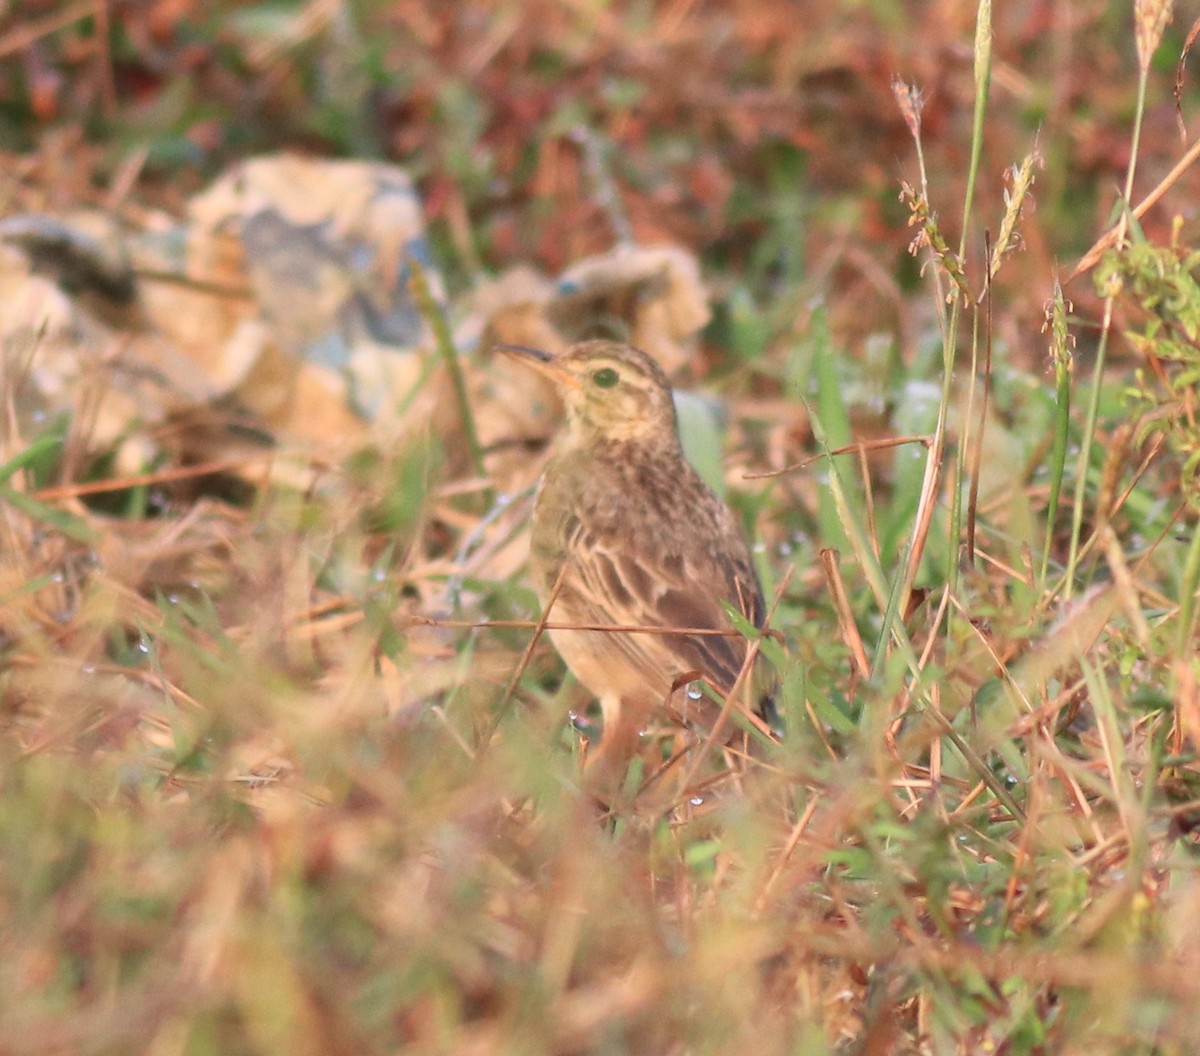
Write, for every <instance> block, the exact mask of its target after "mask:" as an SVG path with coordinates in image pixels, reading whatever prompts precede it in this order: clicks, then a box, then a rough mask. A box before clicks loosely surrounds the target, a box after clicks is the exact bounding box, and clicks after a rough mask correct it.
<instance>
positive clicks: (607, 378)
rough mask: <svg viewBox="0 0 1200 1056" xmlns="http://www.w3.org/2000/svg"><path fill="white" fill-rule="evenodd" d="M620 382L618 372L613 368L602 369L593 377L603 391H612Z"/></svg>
mask: <svg viewBox="0 0 1200 1056" xmlns="http://www.w3.org/2000/svg"><path fill="white" fill-rule="evenodd" d="M619 380H620V378H619V377H618V376H617V372H616V371H615V370H613V368H612V367H601V368H600V369H599V370H598V371H596V373H595V374H593V375H592V381H594V382H595V383H596V384H597V385H599V386H600V388H602V389H611V388H612V387H613V386H614V385H615V384H616V383H617V382H618V381H619Z"/></svg>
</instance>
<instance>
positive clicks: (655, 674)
mask: <svg viewBox="0 0 1200 1056" xmlns="http://www.w3.org/2000/svg"><path fill="white" fill-rule="evenodd" d="M552 622H554V623H572V622H576V621H573V620H571V619H570V618H569V616H567V615H566V614H565V613H561V612H557V611H556V612H555V614H554V615H553V616H552ZM579 622H582V621H579ZM650 637H651V636H649V635H634V634H630V633H629V632H620V631H617V632H609V631H566V630H554V631H551V632H550V638H551V640H552V641H553V643H554V647H555V648H556V649H557V650H558V652H559V655H560V656H561V657H562V658H563V660H564V661H566V664H567V667H569V668H570V669H571V673H572V674H574V676H575V677H576V678H577V679H579V681H580V682H582V683H583V684H584V685H585V686H586V687H587V688H588V690H590V691H591V692H592V693H593V694H594V695H595V696H596V697H597V698H599V699H600V700H602V701H603V700H616V699H619V700H637V701H640V702H643V703H645V704H647V705H659V704H666V702H667V699H668V697H669V695H670V692H671V686H672V684H673V683H674V681H675V678H676V677H677V676H678V675H680V674H682V673H683V672H682V671H676V670H674V669H673V667H672V663H671V657H670V655H669V654H668V653H666V651H665V650H664V651H662V655H658V653H659V650H655V649H652V648H651V649H647V648H645V645H646V644H648V643H640V642H638V641H637V639H639V638H650Z"/></svg>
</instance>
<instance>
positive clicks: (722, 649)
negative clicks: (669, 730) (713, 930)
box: [567, 518, 764, 692]
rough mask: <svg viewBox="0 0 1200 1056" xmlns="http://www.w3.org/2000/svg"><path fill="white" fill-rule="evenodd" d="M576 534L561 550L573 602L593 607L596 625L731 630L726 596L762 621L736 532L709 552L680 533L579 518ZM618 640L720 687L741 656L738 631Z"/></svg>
mask: <svg viewBox="0 0 1200 1056" xmlns="http://www.w3.org/2000/svg"><path fill="white" fill-rule="evenodd" d="M575 533H576V534H575V539H574V540H572V543H571V545H570V546H569V547H568V548H567V550H568V552H569V553H570V554H571V555H572V556H571V563H572V565H573V571H574V577H573V578H574V579H575V581H576V588H575V591H574V593H575V595H576V598H575V600H576V603H578V602H580V601H584V602H588V603H590V605H593V606H594V611H595V613H596V616H597V619H598V622H605V623H609V622H617V623H620V624H628V625H632V626H645V627H679V628H685V627H695V628H702V629H713V630H722V631H727V630H731V629H732V627H731V624H730V621H729V617H728V615H727V614H726V612H725V608H724V606H723V605H722V602H724V601H728V602H729V603H731V604H732V605H733V606H734V607H735V608H736V609H737V610H738V611H740V612H741V613H742V615H743V616H745V617H746V619H747V620H749V621H750V622H751V623H753V624H754V625H755V626H761V625H762V621H763V617H764V605H763V598H762V591H761V589H760V587H759V585H758V578H757V576H756V575H755V572H754V568H753V565H752V564H751V562H750V555H749V553H748V552H747V551H746V549H745V546H744V545H742V544H741V539H740V536H737V537H736V538H737V545H725V546H724V547H723V548H722V552H720V553H713V552H712V551H711V550H708V549H701V550H696V549H695V548H694V547H687V546H684V545H680V543H681V539H680V533H676V532H665V533H663V534H662V535H660V536H658V537H656V538H652V537H646V536H645V535H638V534H637V533H633V534H632V535H631V534H630V533H625V532H622V533H617V532H611V531H610V532H605V531H603V530H600V529H599V528H598V527H597V526H596V525H595V524H589V523H588V520H587V519H586V518H580V520H579V523H578V524H577V526H576V527H575ZM725 542H726V543H728V539H726V540H725ZM623 637H626V638H627V641H628V644H627V645H626V648H627V649H630V650H633V651H635V652H637V653H639V654H640V658H641V659H642V660H643V661H645V662H647V663H653V664H656V665H658V666H660V667H661V666H663V665H672V666H674V667H675V669H676V672H677V673H683V672H685V671H689V670H696V671H699V672H700V673H701V674H702V675H703V676H704V677H705V678H706V679H708V680H709V681H710V682H712V683H713V684H714V685H715V686H717V688H719V689H721V690H722V691H726V692H727V691H728V690H729V689H730V688H731V687H732V686H733V683H734V681H735V680H736V679H737V676H738V673H739V672H740V671H741V668H742V664H743V662H744V660H745V656H746V643H745V640H744V639H742V638H741V637H737V636H731V637H723V636H718V635H694V634H693V635H688V634H671V635H648V634H641V635H629V636H623ZM623 644H625V643H623Z"/></svg>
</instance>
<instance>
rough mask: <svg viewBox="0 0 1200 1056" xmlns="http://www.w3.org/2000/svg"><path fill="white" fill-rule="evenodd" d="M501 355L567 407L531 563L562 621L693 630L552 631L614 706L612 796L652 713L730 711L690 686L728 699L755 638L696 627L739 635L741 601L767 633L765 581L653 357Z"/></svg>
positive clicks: (607, 772) (605, 770)
mask: <svg viewBox="0 0 1200 1056" xmlns="http://www.w3.org/2000/svg"><path fill="white" fill-rule="evenodd" d="M500 347H501V348H502V350H503V351H505V352H508V353H510V354H513V355H516V356H518V357H520V359H521V360H522V361H523V362H525V363H527V364H528V365H529V366H531V367H533V368H534V369H536V370H538V371H540V372H541V373H542V374H544V375H545V376H546V377H548V378H550V379H551V380H552V381H553V382H554V383H555V385H556V387H557V389H558V392H559V393H560V395H561V397H562V400H563V404H564V405H565V407H566V417H567V425H566V429H565V431H564V433H563V435H562V436H560V437H559V439H558V440H557V446H556V447H555V449H554V452H553V454H552V456H551V458H550V461H549V462H548V464H547V465H546V468H545V472H544V473H543V475H542V479H541V482H540V484H539V486H538V491H537V498H536V500H535V502H534V509H533V519H532V542H531V549H530V566H531V571H532V576H533V581H534V586H535V589H536V590H537V593H538V596H539V597H540V599H541V601H542V604H543V606H546V605H548V604H551V603H552V608H551V611H550V622H551V624H574V625H584V626H593V625H594V626H605V627H642V628H649V629H652V630H659V631H662V630H664V629H669V628H678V629H680V632H681V633H671V632H669V631H668V632H667V633H645V632H636V631H623V632H612V631H592V630H564V629H552V630H551V631H550V637H551V639H552V641H553V642H554V645H555V647H556V648H557V649H558V652H559V653H560V655H561V656H562V658H563V659H564V660H565V661H566V664H567V666H568V667H569V668H570V669H571V671H572V672H573V673H574V674H575V676H576V678H578V679H579V681H580V682H582V683H583V685H584V686H586V687H587V688H588V689H589V690H590V691H591V692H592V693H593V694H594V695H595V696H596V697H597V698H598V699H599V701H600V707H601V711H602V713H603V716H604V731H603V736H602V739H601V742H600V745H599V748H598V749H596V750H595V751H589V754H588V758H587V762H586V768H587V772H588V774H589V775H591V776H593V777H594V778H595V779H596V782H597V784H601V785H605V786H608V787H609V788H611V787H612V785H613V783H614V782H619V781H620V779H621V775H622V774H623V773H624V772H625V769H626V768H627V766H628V763H629V760H630V757H631V755H632V752H633V750H634V749H635V747H636V743H637V738H638V735H639V732H640V731H641V730H642V728H643V727H644V726H645V725H646V723H647V722H648V721H649V720H650V719H651V718H657V717H661V716H663V715H666V716H667V717H670V718H672V719H674V720H676V721H682V722H684V723H685V724H688V725H693V724H698V725H699V726H700V727H701V729H704V728H705V727H706V726H710V725H711V723H712V722H713V720H714V719H715V718H716V716H717V714H718V713H719V709H718V706H717V705H715V704H714V703H713V702H712V701H711V700H710V699H709V698H708V697H707V696H706V695H704V694H702V693H701V692H699V690H698V689H696V688H685V685H684V684H686V683H687V682H688V681H689V680H694V679H698V678H703V679H704V680H705V681H707V682H708V683H709V684H710V685H712V686H713V687H714V688H715V689H716V690H718V691H719V692H720V693H721V694H722V695H727V694H728V693H729V692H730V691H731V690H732V689H733V688H734V684H735V682H736V681H737V679H738V676H739V673H740V672H741V670H742V667H743V665H744V664H745V662H746V656H747V650H748V648H749V645H748V643H747V641H746V639H745V638H743V637H741V636H739V635H736V634H732V635H729V636H720V635H704V634H694V633H693V634H687V633H682V630H683V629H685V628H686V629H690V630H693V631H695V630H700V631H703V630H713V631H726V632H728V631H732V630H733V628H732V624H731V621H730V619H729V617H728V615H727V612H726V609H725V607H724V604H723V603H726V602H728V603H729V604H730V605H732V606H733V607H734V608H735V609H736V610H737V611H738V612H740V613H741V614H742V615H743V616H744V617H745V618H746V619H747V620H749V621H750V623H752V624H753V625H754V626H755V627H761V626H762V622H763V617H764V605H763V594H762V588H761V586H760V585H759V581H758V576H757V575H756V573H755V571H754V565H753V563H752V562H751V559H750V551H749V549H748V548H747V546H746V541H745V539H744V537H743V535H742V532H741V530H740V528H739V526H738V522H737V518H736V517H735V516H734V514H733V512H732V511H731V510H730V509H729V507H728V506H726V505H725V503H724V502H722V501H721V500H720V499H719V498H718V497H717V496H716V495H715V494H714V493H713V492H712V490H711V489H710V488H709V487H708V486H707V485H706V484H705V483H704V481H703V480H702V479H701V477H700V475H699V474H698V473H697V472H696V470H695V469H694V468H693V467H692V465H691V463H690V462H689V461H688V460H687V458H686V457H685V456H684V453H683V447H682V445H681V443H680V440H679V428H678V423H677V421H676V416H675V405H674V401H673V400H672V397H671V386H670V384H669V383H668V381H667V379H666V376H665V375H664V374H663V372H662V370H661V369H660V368H659V367H658V365H657V364H656V363H655V362H654V361H653V360H652V359H650V358H649V357H648V356H646V355H645V354H644V353H642V352H639V351H638V350H637V349H634V348H630V347H629V346H628V345H624V344H619V343H616V342H612V341H586V342H583V343H581V344H578V345H574V346H572V347H571V348H570V349H568V350H567V351H566V352H564V353H563V354H562V355H560V356H557V357H554V356H551V355H549V354H548V353H544V352H539V351H537V350H535V349H529V348H520V347H518V346H512V345H507V346H500ZM556 592H557V593H556Z"/></svg>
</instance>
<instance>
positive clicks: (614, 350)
mask: <svg viewBox="0 0 1200 1056" xmlns="http://www.w3.org/2000/svg"><path fill="white" fill-rule="evenodd" d="M498 347H499V348H500V349H501V350H502V351H504V352H506V353H508V354H510V355H512V356H515V357H516V358H518V359H520V360H521V361H522V362H524V363H526V364H528V365H529V366H531V367H533V368H534V369H535V370H537V371H538V372H539V373H541V374H544V375H545V376H546V377H548V378H549V379H550V380H551V381H553V382H554V384H555V387H556V388H557V389H558V393H559V396H560V397H561V398H562V401H563V404H564V406H565V407H566V410H567V423H568V428H569V429H570V432H571V436H572V438H573V439H574V440H575V441H576V442H587V441H592V440H599V439H607V440H617V441H629V440H653V441H656V442H660V443H661V442H670V443H673V444H677V443H678V442H679V441H678V426H677V424H676V418H675V403H674V400H673V399H672V397H671V385H670V383H669V382H668V381H667V377H666V375H665V374H664V373H663V372H662V369H661V368H660V367H659V365H658V364H657V363H655V362H654V360H652V359H651V358H650V357H649V356H647V355H646V354H645V353H644V352H639V351H638V350H637V349H636V348H631V347H630V346H629V345H624V344H621V343H620V342H617V341H583V342H581V343H580V344H577V345H572V346H571V347H570V348H569V349H567V351H566V352H564V353H562V355H559V356H552V355H550V354H549V353H548V352H541V351H539V350H537V349H533V348H525V347H523V346H521V345H500V346H498Z"/></svg>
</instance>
